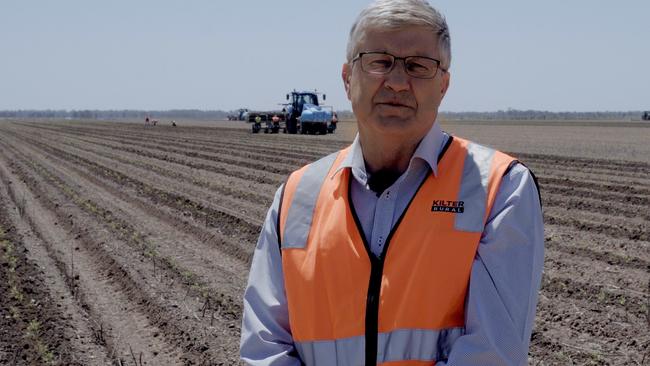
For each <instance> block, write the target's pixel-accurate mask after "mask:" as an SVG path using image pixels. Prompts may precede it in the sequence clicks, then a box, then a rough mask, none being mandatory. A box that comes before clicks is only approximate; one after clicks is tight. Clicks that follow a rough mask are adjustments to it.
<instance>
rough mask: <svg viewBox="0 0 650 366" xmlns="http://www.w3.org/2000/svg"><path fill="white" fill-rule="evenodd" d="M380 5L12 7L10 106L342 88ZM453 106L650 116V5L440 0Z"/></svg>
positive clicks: (215, 102)
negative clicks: (370, 10)
mask: <svg viewBox="0 0 650 366" xmlns="http://www.w3.org/2000/svg"><path fill="white" fill-rule="evenodd" d="M368 3H369V1H367V0H363V1H361V0H331V1H322V0H321V1H312V0H302V1H300V0H286V1H285V0H276V1H264V0H249V1H246V0H238V1H221V0H186V1H181V0H178V1H172V0H111V1H98V0H58V1H47V0H41V1H35V0H0V110H6V109H10V110H14V109H68V110H71V109H77V110H78V109H149V110H167V109H210V110H214V109H221V110H231V109H236V108H240V107H248V108H252V109H273V108H276V107H277V105H278V103H282V102H284V100H285V94H286V93H287V92H289V91H290V90H292V89H317V90H318V91H320V92H324V93H326V94H327V101H326V104H328V105H332V106H334V108H336V109H339V110H344V109H351V107H350V103H349V101H348V100H347V98H346V95H345V91H344V89H343V84H342V81H341V76H340V74H341V65H342V64H343V62H344V61H345V47H346V43H347V38H348V32H349V29H350V26H351V25H352V23H353V22H354V20H355V18H356V16H357V15H358V13H359V12H360V11H361V9H363V8H364V7H365V6H366V5H367V4H368ZM430 3H431V4H432V5H434V6H435V7H436V8H437V9H439V10H440V11H441V12H442V13H443V14H444V15H445V17H446V19H447V23H448V24H449V28H450V32H451V42H452V65H451V70H450V71H451V85H450V89H449V91H448V93H447V95H446V97H445V100H444V101H443V102H442V105H441V108H440V109H441V110H442V111H453V112H458V111H497V110H505V109H508V108H513V109H536V110H549V111H627V110H646V109H650V1H646V0H621V1H605V0H544V1H541V0H537V1H535V0H528V1H524V0H493V1H480V0H471V1H459V0H437V1H430Z"/></svg>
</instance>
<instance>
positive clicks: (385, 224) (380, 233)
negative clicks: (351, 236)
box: [371, 179, 400, 257]
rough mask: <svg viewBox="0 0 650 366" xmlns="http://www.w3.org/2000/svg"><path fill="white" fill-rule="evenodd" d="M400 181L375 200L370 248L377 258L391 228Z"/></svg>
mask: <svg viewBox="0 0 650 366" xmlns="http://www.w3.org/2000/svg"><path fill="white" fill-rule="evenodd" d="M399 186H400V180H399V179H398V181H397V182H395V183H394V184H393V185H392V186H390V187H389V188H388V189H386V190H385V191H384V192H383V193H382V194H381V195H380V196H379V198H378V199H377V205H376V206H375V220H374V222H373V226H372V242H371V248H372V252H373V253H374V254H375V256H377V257H379V256H380V255H381V253H382V251H383V250H384V246H385V245H386V239H387V238H388V235H389V233H390V230H391V228H392V227H393V217H394V215H395V203H396V199H395V198H396V193H397V192H398V190H399Z"/></svg>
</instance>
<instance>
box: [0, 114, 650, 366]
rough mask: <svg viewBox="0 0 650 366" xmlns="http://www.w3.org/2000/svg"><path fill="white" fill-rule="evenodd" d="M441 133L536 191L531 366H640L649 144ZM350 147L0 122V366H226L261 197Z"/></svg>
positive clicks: (218, 128)
mask: <svg viewBox="0 0 650 366" xmlns="http://www.w3.org/2000/svg"><path fill="white" fill-rule="evenodd" d="M443 127H445V128H446V129H448V130H449V131H451V132H458V134H459V135H461V136H464V137H467V138H471V139H473V140H476V141H478V142H484V143H487V144H490V145H492V146H495V147H497V148H501V149H503V150H506V151H508V152H510V153H512V154H514V155H515V156H517V157H519V158H520V159H521V160H522V161H523V162H525V163H526V164H527V165H528V166H529V167H530V168H531V169H532V170H533V171H534V172H535V173H536V175H537V176H538V178H539V183H540V186H541V190H542V197H543V204H544V217H545V222H546V234H545V235H546V258H545V270H544V277H543V283H542V290H541V295H540V300H539V305H538V311H537V319H536V325H535V330H534V332H533V337H532V343H531V350H530V364H534V365H572V364H578V365H591V364H593V365H642V364H645V365H647V364H650V354H649V351H648V349H649V348H650V330H649V329H650V316H649V310H648V309H649V307H650V302H649V301H650V274H649V273H650V153H648V145H649V144H650V128H644V127H639V126H636V127H624V128H618V129H617V128H613V127H611V126H610V127H597V128H584V129H583V128H581V127H579V126H577V127H573V128H574V129H575V130H576V131H575V135H571V134H561V135H562V136H564V138H565V139H568V140H569V141H567V142H570V140H571V139H573V141H575V142H577V141H579V144H578V145H571V146H570V147H567V146H569V145H570V144H565V143H564V142H563V141H561V140H558V139H556V138H554V137H553V133H557V126H556V127H543V126H542V127H540V126H535V127H530V128H528V129H520V130H518V129H517V128H514V127H512V126H509V127H508V126H502V128H503V129H504V130H507V131H509V132H508V133H507V134H505V133H501V134H499V135H495V131H498V129H497V130H495V129H494V128H492V127H489V126H485V125H484V124H473V125H470V124H462V125H457V126H454V125H453V124H447V125H443ZM346 128H347V129H346ZM626 129H627V130H626ZM623 130H625V132H622V135H619V136H623V137H620V138H619V139H618V140H620V145H619V144H618V143H617V141H618V140H617V139H616V137H612V134H616V133H617V132H615V131H623ZM522 131H523V132H522ZM580 131H582V132H580ZM585 131H588V133H587V132H585ZM594 131H597V132H594ZM353 132H354V126H353V124H350V126H347V127H346V126H345V124H342V127H341V129H340V130H339V131H337V132H336V134H335V135H328V136H289V135H283V134H279V135H265V134H258V135H252V134H251V133H250V132H249V130H248V125H245V124H226V123H214V124H212V125H211V126H207V125H204V126H192V127H188V126H185V127H177V128H173V127H168V126H156V127H150V126H149V127H145V126H143V125H140V124H128V123H99V122H93V123H81V122H74V123H73V122H25V121H0V248H1V249H0V299H2V300H1V301H0V364H2V365H14V364H15V365H38V364H56V365H122V366H125V365H231V364H237V363H238V361H237V360H238V355H237V353H238V345H239V327H240V323H241V309H242V301H241V297H242V294H243V289H244V286H245V284H246V280H247V274H248V268H249V266H250V260H251V255H252V253H253V249H254V246H255V242H256V239H257V236H258V233H259V229H260V226H261V224H262V220H263V219H264V216H265V213H266V210H267V207H268V206H269V204H270V203H271V199H272V195H273V193H274V192H275V189H276V188H277V187H278V186H279V185H280V184H281V183H282V182H283V180H284V179H285V178H286V176H287V175H288V174H289V173H290V172H291V171H293V170H294V169H296V168H297V167H299V166H301V165H304V164H307V163H309V162H311V161H314V160H316V159H318V158H319V157H321V156H324V155H326V154H328V153H330V152H332V151H335V150H337V149H340V148H342V147H344V146H346V145H347V144H349V142H350V141H351V138H352V137H353ZM625 134H628V135H629V138H628V137H625V136H626V135H625ZM504 135H507V136H508V138H507V139H504ZM495 136H496V137H495ZM571 136H573V137H571ZM535 141H537V143H535ZM590 141H591V143H590ZM554 142H557V146H555V145H553V143H554ZM580 146H588V147H589V148H580Z"/></svg>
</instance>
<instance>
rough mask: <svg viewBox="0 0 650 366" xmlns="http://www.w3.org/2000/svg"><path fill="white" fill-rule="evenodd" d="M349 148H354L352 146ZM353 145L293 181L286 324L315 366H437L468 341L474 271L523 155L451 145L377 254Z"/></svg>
mask: <svg viewBox="0 0 650 366" xmlns="http://www.w3.org/2000/svg"><path fill="white" fill-rule="evenodd" d="M348 149H349V148H348ZM348 149H344V150H342V151H340V152H338V153H334V154H332V155H330V156H327V157H325V158H323V159H321V160H319V161H317V162H315V163H312V164H310V165H307V166H305V167H303V168H302V169H300V170H297V171H296V172H294V173H292V174H291V175H290V177H289V179H288V180H287V182H286V184H285V187H284V191H283V194H282V199H281V206H280V219H279V223H278V226H279V227H278V229H279V231H278V232H279V233H280V238H279V239H280V247H281V253H282V268H283V273H284V281H285V289H286V295H287V302H288V309H289V322H290V328H291V334H292V336H293V339H294V343H295V347H296V350H297V351H298V353H299V355H300V357H301V358H302V360H303V362H304V363H305V364H306V365H327V366H331V365H377V364H379V365H391V366H398V365H399V366H402V365H403V366H407V365H409V366H410V365H418V366H422V365H434V364H435V362H436V360H444V359H446V358H447V356H448V354H449V351H450V349H451V345H452V344H453V343H454V341H455V340H456V339H457V338H458V337H460V336H462V335H463V334H464V308H465V297H466V293H467V287H468V283H469V278H470V271H471V266H472V262H473V260H474V256H475V254H476V250H477V247H478V244H479V240H480V238H481V233H482V232H483V228H484V226H485V222H486V220H487V217H488V214H489V212H490V209H491V207H492V204H493V202H494V199H495V196H496V193H497V190H498V187H499V184H500V182H501V178H502V176H503V175H504V173H505V172H506V171H507V169H508V167H509V166H510V164H511V163H512V162H513V161H515V159H514V158H512V157H510V156H508V155H506V154H503V153H501V152H498V151H495V150H493V149H490V148H487V147H484V146H481V145H478V144H475V143H472V142H469V141H467V140H463V139H460V138H457V137H451V138H450V142H449V143H448V144H447V145H446V147H445V149H444V150H443V152H442V153H441V154H444V155H442V156H441V158H440V159H439V161H438V175H437V176H434V175H433V174H431V173H430V174H429V175H428V177H427V178H426V179H424V181H423V183H422V185H421V186H420V187H419V188H418V191H417V192H416V194H415V195H414V197H413V199H412V200H411V202H410V203H409V205H408V206H407V208H406V209H405V210H404V213H403V214H402V216H401V217H400V218H399V220H398V221H397V222H396V224H395V226H394V227H393V228H392V230H391V232H390V235H389V236H388V238H387V239H386V244H385V246H384V248H383V250H384V251H383V253H382V255H381V256H380V257H376V256H375V255H374V254H372V252H371V251H370V246H369V244H368V243H367V242H366V239H365V235H364V234H363V229H362V228H361V225H360V222H359V219H358V217H357V216H356V214H355V212H354V207H353V206H352V204H351V202H352V200H351V197H350V182H351V179H353V178H352V177H351V175H350V174H351V173H350V169H341V170H338V169H337V167H338V166H339V165H340V164H341V162H342V161H343V159H344V157H345V156H346V154H347V153H348Z"/></svg>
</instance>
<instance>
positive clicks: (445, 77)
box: [440, 71, 451, 100]
mask: <svg viewBox="0 0 650 366" xmlns="http://www.w3.org/2000/svg"><path fill="white" fill-rule="evenodd" d="M450 79H451V73H449V71H446V72H445V73H444V74H442V82H441V83H440V93H441V94H442V96H441V97H440V99H441V100H442V98H444V97H445V94H447V90H449V80H450Z"/></svg>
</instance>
